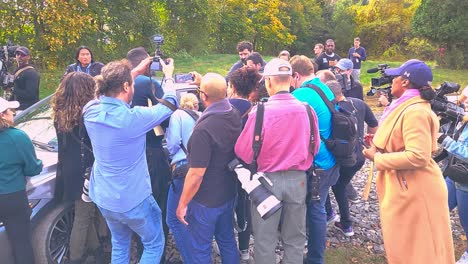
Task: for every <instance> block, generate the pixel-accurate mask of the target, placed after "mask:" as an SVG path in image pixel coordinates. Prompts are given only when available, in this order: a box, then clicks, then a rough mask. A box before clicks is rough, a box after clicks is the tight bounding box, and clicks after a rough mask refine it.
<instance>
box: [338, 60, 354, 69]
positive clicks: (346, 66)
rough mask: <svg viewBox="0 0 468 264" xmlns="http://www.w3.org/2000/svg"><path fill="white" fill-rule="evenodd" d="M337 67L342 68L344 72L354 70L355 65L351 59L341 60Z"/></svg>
mask: <svg viewBox="0 0 468 264" xmlns="http://www.w3.org/2000/svg"><path fill="white" fill-rule="evenodd" d="M336 67H338V68H340V69H341V70H343V71H347V70H352V69H353V67H354V65H353V62H352V61H351V60H350V59H341V60H339V61H338V63H337V64H336Z"/></svg>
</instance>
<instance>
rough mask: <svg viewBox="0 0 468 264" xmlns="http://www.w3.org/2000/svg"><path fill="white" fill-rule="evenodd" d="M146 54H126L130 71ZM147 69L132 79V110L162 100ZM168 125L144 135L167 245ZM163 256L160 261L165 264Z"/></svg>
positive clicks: (140, 51) (137, 51)
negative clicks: (165, 151) (165, 132)
mask: <svg viewBox="0 0 468 264" xmlns="http://www.w3.org/2000/svg"><path fill="white" fill-rule="evenodd" d="M149 57H150V56H149V54H148V52H146V50H145V48H143V47H138V48H134V49H131V50H130V51H128V53H127V60H128V61H129V62H130V63H131V65H132V69H134V68H136V67H137V66H138V65H139V64H140V63H141V62H142V61H143V60H145V59H147V58H149ZM149 74H150V73H149V69H148V70H146V72H145V73H143V74H140V75H138V76H137V77H136V78H135V83H134V87H135V93H134V95H133V100H132V102H131V107H132V108H133V107H135V106H144V107H147V106H152V105H157V104H158V99H161V98H162V97H163V96H164V91H163V89H162V88H161V84H160V83H159V82H158V81H157V80H155V79H153V78H150V77H149ZM168 124H169V118H167V119H166V120H165V121H164V122H163V123H162V124H161V125H160V126H157V127H156V129H152V130H150V131H148V132H147V133H146V161H147V163H148V171H149V175H150V179H151V189H152V191H153V197H154V199H155V200H156V202H157V203H158V205H159V208H161V212H162V219H163V221H162V222H163V229H164V236H165V238H166V242H167V236H168V233H169V228H168V226H167V224H166V221H165V219H166V208H167V194H168V191H169V182H170V179H171V172H170V169H169V162H168V160H167V157H166V155H165V153H164V149H163V146H162V140H163V138H164V130H163V127H164V128H166V127H167V126H168ZM164 258H165V256H164V255H163V257H162V260H163V261H164Z"/></svg>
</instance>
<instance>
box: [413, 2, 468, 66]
mask: <svg viewBox="0 0 468 264" xmlns="http://www.w3.org/2000/svg"><path fill="white" fill-rule="evenodd" d="M467 10H468V2H467V1H465V0H451V1H436V0H423V1H422V3H421V6H420V7H419V9H418V10H417V11H416V14H415V16H414V19H413V27H414V32H415V33H416V34H418V35H419V36H423V37H425V38H427V39H430V40H432V41H433V42H435V43H437V44H438V45H440V46H441V47H445V48H447V56H448V58H447V62H446V63H447V65H448V66H451V67H453V68H460V67H463V68H468V56H467V55H466V54H467V53H468V12H466V11H467Z"/></svg>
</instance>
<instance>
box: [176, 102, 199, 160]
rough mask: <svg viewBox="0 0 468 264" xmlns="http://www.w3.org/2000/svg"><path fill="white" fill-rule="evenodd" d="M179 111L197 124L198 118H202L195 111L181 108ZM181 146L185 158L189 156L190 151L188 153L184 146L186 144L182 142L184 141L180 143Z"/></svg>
mask: <svg viewBox="0 0 468 264" xmlns="http://www.w3.org/2000/svg"><path fill="white" fill-rule="evenodd" d="M179 109H180V110H182V111H184V112H185V113H187V114H188V115H189V116H190V117H191V118H193V120H194V121H195V122H197V120H198V118H200V116H199V115H198V114H197V113H196V112H195V111H193V110H190V109H185V108H179ZM179 146H180V148H181V149H182V151H183V152H184V153H185V156H187V154H188V151H187V148H186V147H185V146H184V143H183V142H182V140H181V141H180V145H179Z"/></svg>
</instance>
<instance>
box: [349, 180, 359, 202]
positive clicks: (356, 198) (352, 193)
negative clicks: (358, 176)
mask: <svg viewBox="0 0 468 264" xmlns="http://www.w3.org/2000/svg"><path fill="white" fill-rule="evenodd" d="M346 196H347V197H348V200H349V201H350V202H352V203H357V202H359V196H358V194H357V192H356V189H354V187H353V185H352V184H351V183H348V185H346Z"/></svg>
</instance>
